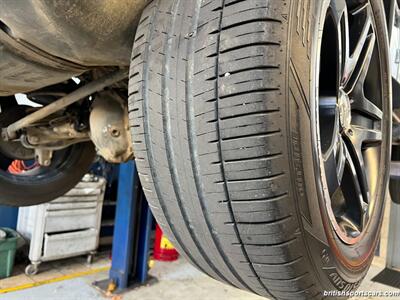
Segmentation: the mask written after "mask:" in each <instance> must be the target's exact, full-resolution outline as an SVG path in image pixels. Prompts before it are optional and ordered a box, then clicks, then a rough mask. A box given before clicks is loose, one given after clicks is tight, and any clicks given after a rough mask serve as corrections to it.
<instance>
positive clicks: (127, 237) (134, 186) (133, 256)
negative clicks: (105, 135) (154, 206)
mask: <svg viewBox="0 0 400 300" xmlns="http://www.w3.org/2000/svg"><path fill="white" fill-rule="evenodd" d="M152 225H153V216H152V214H151V211H150V209H149V206H148V204H147V201H146V198H145V196H144V193H143V190H142V187H141V185H140V181H139V176H138V173H137V169H136V165H135V162H134V161H131V162H128V163H125V164H121V165H120V171H119V182H118V196H117V208H116V217H115V228H114V238H113V248H112V266H111V270H110V275H109V276H110V278H109V282H112V283H114V284H115V285H116V289H118V290H123V289H125V288H127V287H128V286H129V285H130V284H135V283H136V284H143V283H144V282H145V281H146V280H147V272H148V259H149V250H150V238H151V237H150V235H151V230H152Z"/></svg>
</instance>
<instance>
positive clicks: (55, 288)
mask: <svg viewBox="0 0 400 300" xmlns="http://www.w3.org/2000/svg"><path fill="white" fill-rule="evenodd" d="M64 264H65V265H64V266H62V265H58V269H57V270H56V271H54V270H52V271H51V270H48V271H45V272H43V273H42V275H37V278H36V279H35V280H36V281H37V282H40V280H42V281H43V280H45V279H46V278H54V276H53V275H54V274H53V273H49V272H50V271H51V272H57V274H56V275H57V276H59V275H60V274H61V275H62V274H70V275H71V276H72V275H73V274H79V272H78V273H77V272H76V271H80V272H90V270H94V271H93V272H94V274H90V275H86V276H82V277H77V278H73V279H70V280H63V281H57V282H52V283H48V284H44V285H41V286H37V287H33V288H29V289H24V290H20V291H14V292H10V293H6V294H0V300H50V299H51V300H53V299H58V300H74V299H85V300H103V299H112V300H122V299H123V300H136V299H140V300H160V299H168V300H182V299H190V300H219V299H227V300H261V299H263V298H261V297H257V296H254V295H251V294H249V293H246V292H243V291H240V290H237V289H235V288H231V287H228V286H226V285H224V284H221V283H219V282H217V281H215V280H213V279H210V278H208V277H207V276H205V275H203V274H201V273H200V272H198V271H197V270H196V269H195V268H193V267H192V266H190V265H189V264H188V263H187V262H186V261H184V260H183V259H181V260H179V261H177V262H174V263H159V262H157V263H156V265H155V267H154V268H153V269H152V270H151V271H150V273H151V275H152V276H154V277H155V279H153V280H152V281H151V282H150V283H149V284H148V285H146V286H143V287H140V288H137V289H134V290H130V291H127V292H126V293H124V294H123V295H120V296H114V297H106V296H105V295H104V294H102V292H100V291H98V290H97V289H96V288H94V287H93V286H92V282H94V281H96V280H102V279H105V278H107V274H108V273H107V271H106V270H104V268H106V267H107V266H108V264H109V260H108V259H107V258H106V257H102V258H100V259H97V260H96V261H95V263H94V265H93V266H91V267H88V266H85V264H84V259H81V261H79V259H75V263H74V264H70V265H68V263H67V261H64ZM101 268H103V271H100V272H95V271H96V270H101ZM381 270H382V262H381V261H379V260H376V261H375V262H374V265H373V267H372V269H371V271H370V273H369V275H368V276H367V278H366V281H364V283H363V285H362V286H361V288H360V289H361V290H366V291H370V290H375V291H376V290H379V291H383V290H393V291H394V290H395V289H392V288H390V287H387V286H384V285H380V284H377V283H373V282H371V281H370V279H371V278H372V277H373V276H375V275H376V274H377V273H379V272H380V271H381ZM71 272H72V273H71ZM58 273H60V274H58ZM52 274H53V275H52ZM39 276H40V277H39ZM64 276H65V275H64ZM67 276H68V275H67ZM22 278H24V277H23V276H22V277H13V278H11V279H6V280H2V281H0V287H2V286H6V285H9V284H10V281H12V282H11V283H12V284H13V285H14V286H18V285H21V284H23V283H24V282H26V279H22ZM56 278H62V277H56ZM0 293H1V290H0ZM358 299H368V298H358ZM371 299H372V298H371ZM373 299H377V298H373Z"/></svg>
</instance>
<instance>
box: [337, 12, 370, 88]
mask: <svg viewBox="0 0 400 300" xmlns="http://www.w3.org/2000/svg"><path fill="white" fill-rule="evenodd" d="M364 10H367V13H366V17H365V20H364V22H363V23H364V24H363V25H362V29H361V33H360V36H359V38H358V41H357V43H356V45H355V47H354V51H353V53H351V54H350V37H349V27H348V22H347V27H346V28H345V29H342V30H345V34H346V46H345V47H344V48H345V49H346V63H345V69H344V74H343V80H344V81H343V85H344V86H347V85H348V83H349V82H350V81H351V78H352V77H353V75H354V76H355V77H359V76H360V75H361V73H362V70H363V68H359V70H358V72H357V71H356V68H357V66H362V65H363V64H362V62H363V61H364V60H365V62H366V63H367V62H368V55H364V57H363V56H362V54H363V53H364V54H367V53H368V52H369V51H363V50H364V48H365V47H366V45H368V46H370V47H372V46H373V45H374V44H375V35H372V36H371V35H370V34H369V33H370V30H371V28H372V18H371V14H370V7H369V4H362V5H360V6H359V7H358V8H357V9H354V10H353V11H352V15H353V16H355V15H358V14H360V13H361V12H362V11H364ZM372 48H373V47H372ZM368 65H369V63H368ZM366 67H367V69H368V66H366Z"/></svg>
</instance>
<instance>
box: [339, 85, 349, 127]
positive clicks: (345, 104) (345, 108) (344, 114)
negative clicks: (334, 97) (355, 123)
mask: <svg viewBox="0 0 400 300" xmlns="http://www.w3.org/2000/svg"><path fill="white" fill-rule="evenodd" d="M338 106H339V119H340V125H341V126H342V128H343V129H347V128H350V124H351V105H350V99H349V96H348V95H347V94H346V93H345V92H344V91H342V90H340V91H339V99H338Z"/></svg>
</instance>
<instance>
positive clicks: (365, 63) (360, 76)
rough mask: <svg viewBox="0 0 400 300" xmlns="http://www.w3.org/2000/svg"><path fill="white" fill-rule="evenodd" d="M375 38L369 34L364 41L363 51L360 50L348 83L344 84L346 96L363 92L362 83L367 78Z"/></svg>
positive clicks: (372, 34)
mask: <svg viewBox="0 0 400 300" xmlns="http://www.w3.org/2000/svg"><path fill="white" fill-rule="evenodd" d="M375 43H376V37H375V34H374V33H370V34H369V35H368V36H367V38H366V40H365V44H366V45H365V49H363V48H362V49H361V50H362V52H360V54H359V56H358V60H357V61H354V68H353V70H352V75H351V77H350V78H349V81H348V82H347V83H346V87H345V90H346V91H347V93H348V94H350V95H351V93H352V92H353V91H354V92H355V94H361V93H362V92H363V90H364V82H365V78H366V77H367V74H368V70H369V66H370V64H371V59H372V54H373V53H374V49H375Z"/></svg>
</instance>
